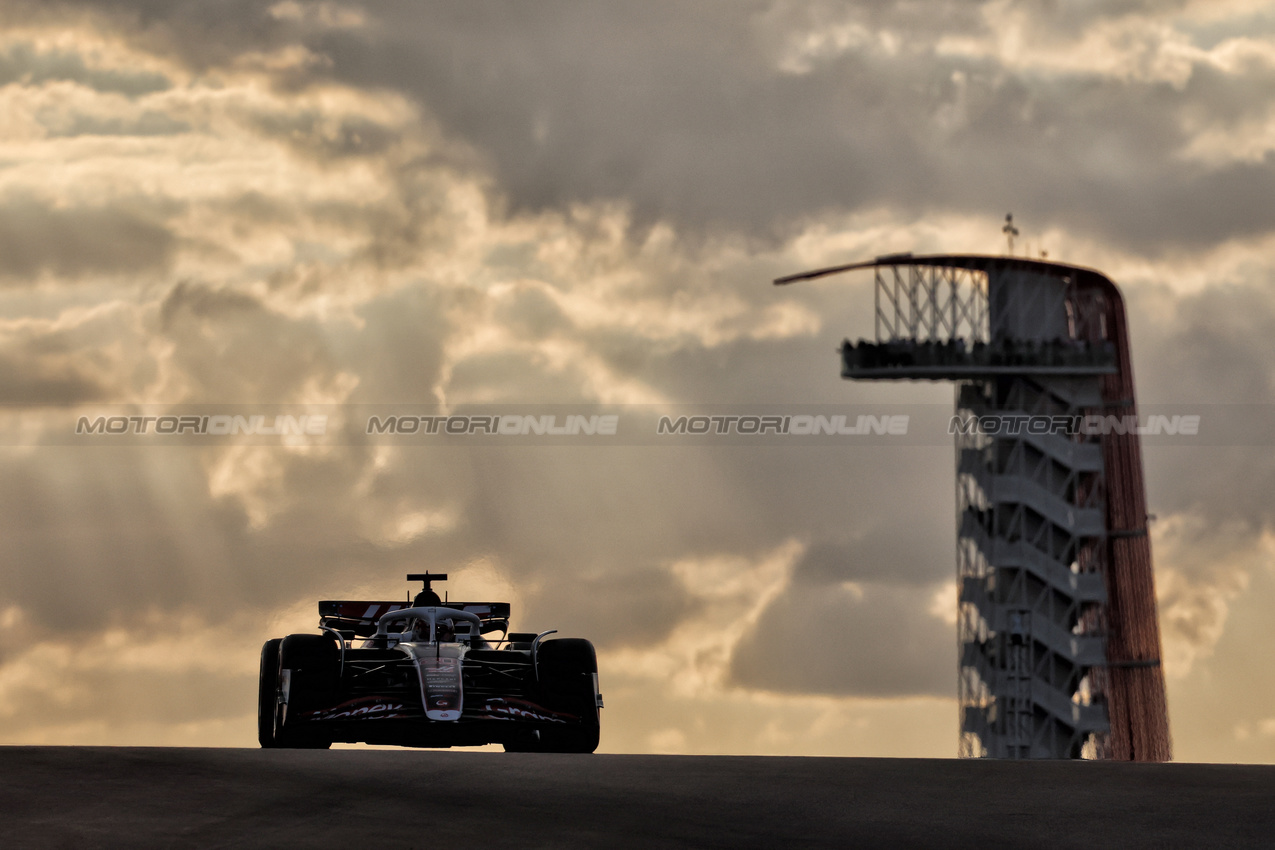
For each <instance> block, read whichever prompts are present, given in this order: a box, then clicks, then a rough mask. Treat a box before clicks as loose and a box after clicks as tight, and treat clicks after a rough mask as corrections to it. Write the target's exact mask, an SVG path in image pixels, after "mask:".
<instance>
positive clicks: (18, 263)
mask: <svg viewBox="0 0 1275 850" xmlns="http://www.w3.org/2000/svg"><path fill="white" fill-rule="evenodd" d="M176 242H177V240H176V239H175V237H174V236H173V234H172V233H171V232H170V231H169V230H168V228H167V227H165V226H164V223H163V222H162V221H157V220H156V216H155V214H154V213H153V212H152V211H150V210H146V209H142V208H138V209H132V208H130V206H129V205H128V204H118V205H112V206H80V207H67V208H61V207H54V206H50V205H48V204H46V203H44V202H42V201H40V200H37V199H35V198H30V197H23V196H17V197H9V198H6V199H3V200H0V280H3V281H5V282H6V283H7V284H8V285H10V286H13V285H21V284H27V283H34V282H36V280H37V279H38V278H39V277H40V276H41V275H43V274H52V275H56V276H58V277H62V278H72V279H74V278H81V277H85V276H88V275H93V274H120V273H127V272H143V271H146V272H149V271H158V270H161V269H163V268H165V267H166V266H167V265H168V263H169V261H170V260H171V259H172V256H173V253H174V251H175V249H176Z"/></svg>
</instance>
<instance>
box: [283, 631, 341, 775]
mask: <svg viewBox="0 0 1275 850" xmlns="http://www.w3.org/2000/svg"><path fill="white" fill-rule="evenodd" d="M340 657H341V656H340V652H339V650H337V648H336V643H335V642H334V641H333V640H332V638H330V637H328V636H326V635H288V636H287V637H286V638H284V639H283V640H282V642H280V644H279V673H278V676H279V678H280V680H282V678H283V671H284V670H287V671H288V703H287V705H286V706H279V707H278V708H277V709H276V711H275V713H274V741H275V743H274V746H276V747H290V748H304V749H321V750H326V749H327V748H328V747H330V746H332V741H331V739H329V738H326V737H324V736H323V734H322V733H321V732H319V731H318V730H314V729H310V728H307V727H306V726H305V725H298V722H297V720H296V718H297V716H298V715H299V714H301V713H302V712H306V711H312V710H314V709H318V708H326V707H328V706H331V705H333V704H334V703H335V702H336V695H337V689H338V687H339V684H340V683H339V681H338V679H339V677H340V673H339V669H340V668H339V665H340Z"/></svg>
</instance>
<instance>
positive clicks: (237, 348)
mask: <svg viewBox="0 0 1275 850" xmlns="http://www.w3.org/2000/svg"><path fill="white" fill-rule="evenodd" d="M159 331H160V333H162V334H163V335H164V336H165V337H167V338H168V339H170V340H171V341H172V342H173V343H175V348H174V352H173V358H174V360H175V362H176V363H177V364H179V365H180V366H181V368H182V370H183V373H184V375H185V376H186V378H188V379H189V381H190V383H191V385H192V386H191V391H192V393H193V396H194V397H195V398H199V399H207V400H216V401H224V402H227V403H232V404H247V403H252V402H266V403H282V402H285V401H289V400H290V399H292V398H295V397H296V395H297V393H299V392H300V391H301V390H302V388H303V387H304V385H305V383H306V381H308V380H310V379H312V378H313V379H330V378H332V377H333V375H334V374H335V373H336V371H337V369H338V367H337V365H336V364H335V363H334V362H333V358H332V356H331V353H330V351H329V348H328V344H327V341H326V338H325V335H324V334H323V333H322V332H321V331H320V330H319V329H318V328H317V327H316V326H315V324H314V323H313V322H306V321H294V320H292V319H290V318H288V317H286V316H283V315H281V314H279V313H278V312H276V311H274V310H271V309H270V308H269V307H267V306H266V305H264V304H263V303H261V302H260V301H259V300H258V299H256V298H255V297H253V296H251V295H247V294H245V293H243V292H239V291H237V290H234V289H230V288H223V287H216V286H210V285H207V284H202V283H197V282H192V281H183V282H181V283H178V284H176V285H175V286H173V287H172V289H171V290H169V292H168V294H167V296H165V298H164V300H163V302H162V303H161V304H160V308H159Z"/></svg>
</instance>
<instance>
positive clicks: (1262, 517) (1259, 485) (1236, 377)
mask: <svg viewBox="0 0 1275 850" xmlns="http://www.w3.org/2000/svg"><path fill="white" fill-rule="evenodd" d="M1272 282H1273V281H1272V280H1271V279H1269V276H1268V275H1260V276H1258V277H1257V278H1256V279H1253V280H1250V281H1247V282H1245V283H1242V284H1234V283H1233V284H1219V285H1215V286H1212V287H1210V288H1208V289H1206V290H1203V291H1201V292H1198V293H1195V294H1189V295H1177V296H1174V295H1171V294H1170V293H1168V292H1166V291H1164V290H1157V289H1155V288H1152V287H1145V288H1142V289H1138V290H1135V291H1134V292H1133V293H1132V294H1131V295H1129V297H1128V301H1129V306H1130V310H1131V320H1130V322H1131V335H1132V339H1133V344H1134V371H1135V375H1136V377H1137V383H1138V390H1139V397H1140V398H1141V399H1142V402H1143V403H1144V404H1149V403H1150V404H1154V403H1171V404H1174V405H1176V406H1178V407H1180V408H1181V409H1182V410H1184V411H1185V410H1186V409H1187V408H1188V407H1192V406H1193V405H1194V406H1196V407H1198V408H1200V410H1201V414H1202V415H1203V416H1210V415H1214V416H1224V417H1227V418H1228V419H1229V420H1231V421H1234V422H1237V423H1238V422H1242V421H1243V418H1244V417H1245V416H1249V415H1252V416H1262V417H1264V418H1263V420H1262V421H1270V420H1269V410H1270V408H1271V406H1272V405H1275V348H1272V346H1271V344H1270V341H1271V340H1272V339H1275V304H1273V303H1272V301H1271V297H1270V291H1271V285H1272ZM1228 406H1233V407H1228ZM1249 406H1252V407H1251V408H1250V407H1249ZM1145 451H1146V462H1145V466H1146V469H1147V481H1148V489H1149V493H1148V495H1149V507H1150V509H1151V510H1152V511H1153V512H1159V513H1163V514H1168V513H1177V512H1185V513H1189V514H1191V515H1193V516H1200V517H1205V518H1207V519H1208V520H1209V522H1210V523H1211V524H1218V525H1219V526H1220V524H1222V523H1224V522H1227V521H1230V522H1231V523H1235V522H1240V523H1242V524H1243V526H1244V527H1245V528H1246V531H1247V533H1248V534H1251V535H1253V536H1254V537H1253V538H1252V539H1253V540H1254V541H1255V540H1256V535H1257V534H1259V533H1261V532H1262V531H1263V530H1266V531H1270V530H1272V529H1275V457H1272V456H1271V453H1270V452H1269V451H1265V450H1263V449H1255V448H1254V447H1252V446H1204V445H1202V446H1181V447H1177V448H1159V449H1148V450H1145ZM1237 532H1238V529H1237V528H1235V527H1234V526H1232V527H1230V528H1228V530H1227V531H1226V534H1228V535H1234V534H1236V533H1237Z"/></svg>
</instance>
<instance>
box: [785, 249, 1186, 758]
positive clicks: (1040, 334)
mask: <svg viewBox="0 0 1275 850" xmlns="http://www.w3.org/2000/svg"><path fill="white" fill-rule="evenodd" d="M861 268H871V269H873V270H874V272H875V275H876V281H875V289H874V292H875V330H876V339H875V340H874V341H860V342H859V343H858V344H855V343H852V342H851V341H849V340H847V341H846V342H845V343H844V345H843V346H842V352H841V353H842V375H843V377H845V378H848V379H852V380H943V381H954V382H955V384H956V388H955V396H956V415H955V416H954V417H953V429H952V430H953V431H954V432H955V438H956V481H957V493H956V509H957V518H956V519H957V557H956V565H957V587H958V600H959V601H958V606H959V607H958V617H957V631H958V644H959V661H958V663H959V679H958V681H959V688H958V700H959V704H960V728H961V732H960V745H959V751H960V755H962V756H964V757H993V758H1082V757H1087V758H1108V759H1120V760H1129V761H1166V760H1168V759H1169V758H1170V757H1171V748H1170V739H1169V729H1168V712H1167V705H1166V700H1165V691H1164V677H1163V673H1162V671H1161V668H1160V630H1159V622H1158V618H1157V613H1156V600H1155V586H1154V577H1153V574H1152V566H1151V544H1150V539H1149V537H1148V534H1147V512H1146V493H1145V485H1144V482H1143V477H1142V458H1141V447H1140V443H1139V438H1138V434H1137V429H1136V427H1130V425H1129V423H1131V422H1136V421H1137V406H1136V401H1135V398H1134V387H1133V370H1132V363H1131V359H1130V353H1129V339H1128V328H1127V323H1126V320H1125V312H1124V301H1123V299H1122V297H1121V295H1120V291H1119V290H1118V289H1117V287H1116V286H1115V284H1114V283H1112V282H1111V280H1109V279H1108V278H1107V277H1106V276H1105V275H1103V274H1101V273H1100V272H1097V271H1094V270H1092V269H1086V268H1081V267H1077V266H1070V265H1064V264H1061V263H1051V262H1044V261H1036V260H1028V259H1022V258H1014V257H994V256H981V255H968V254H966V255H934V256H924V257H914V256H912V255H910V254H905V255H891V256H887V257H880V258H878V259H877V260H875V261H873V262H870V263H859V264H853V265H847V266H837V267H834V268H829V269H820V270H817V271H813V272H806V273H803V274H799V275H792V276H790V277H786V278H780V279H779V280H777V281H776V283H791V282H795V281H797V280H804V279H809V278H814V277H821V276H823V275H828V274H834V273H838V272H843V271H849V270H852V269H861Z"/></svg>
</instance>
